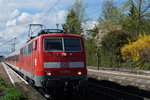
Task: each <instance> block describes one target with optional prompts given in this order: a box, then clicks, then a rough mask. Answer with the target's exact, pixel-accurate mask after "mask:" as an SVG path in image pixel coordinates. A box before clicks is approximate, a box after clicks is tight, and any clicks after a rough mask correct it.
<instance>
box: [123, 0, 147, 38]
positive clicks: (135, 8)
mask: <svg viewBox="0 0 150 100" xmlns="http://www.w3.org/2000/svg"><path fill="white" fill-rule="evenodd" d="M122 8H123V9H124V10H128V9H130V14H132V15H133V16H134V19H135V24H134V25H135V26H136V30H135V31H136V34H137V35H138V34H139V33H140V32H141V31H142V29H141V26H142V23H143V22H142V21H143V19H150V16H149V15H150V11H149V10H150V0H128V1H127V2H126V3H125V4H124V6H123V7H122ZM133 16H130V17H131V18H133Z"/></svg>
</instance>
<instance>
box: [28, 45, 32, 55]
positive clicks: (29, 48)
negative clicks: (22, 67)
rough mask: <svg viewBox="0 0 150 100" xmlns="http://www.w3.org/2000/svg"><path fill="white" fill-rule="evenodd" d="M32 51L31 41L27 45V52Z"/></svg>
mask: <svg viewBox="0 0 150 100" xmlns="http://www.w3.org/2000/svg"><path fill="white" fill-rule="evenodd" d="M31 53H32V43H30V44H29V45H28V54H31Z"/></svg>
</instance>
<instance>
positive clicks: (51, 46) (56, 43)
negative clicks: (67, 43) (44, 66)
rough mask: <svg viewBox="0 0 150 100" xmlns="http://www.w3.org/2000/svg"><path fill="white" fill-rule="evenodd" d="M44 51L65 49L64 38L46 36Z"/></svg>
mask: <svg viewBox="0 0 150 100" xmlns="http://www.w3.org/2000/svg"><path fill="white" fill-rule="evenodd" d="M44 51H63V47H62V38H45V39H44Z"/></svg>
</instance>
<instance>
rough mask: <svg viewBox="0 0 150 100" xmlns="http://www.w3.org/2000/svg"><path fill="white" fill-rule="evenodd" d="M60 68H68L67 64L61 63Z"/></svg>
mask: <svg viewBox="0 0 150 100" xmlns="http://www.w3.org/2000/svg"><path fill="white" fill-rule="evenodd" d="M60 67H61V68H69V62H61V63H60Z"/></svg>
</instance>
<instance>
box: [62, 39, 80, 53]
mask: <svg viewBox="0 0 150 100" xmlns="http://www.w3.org/2000/svg"><path fill="white" fill-rule="evenodd" d="M64 47H65V51H81V41H80V39H79V38H64Z"/></svg>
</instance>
